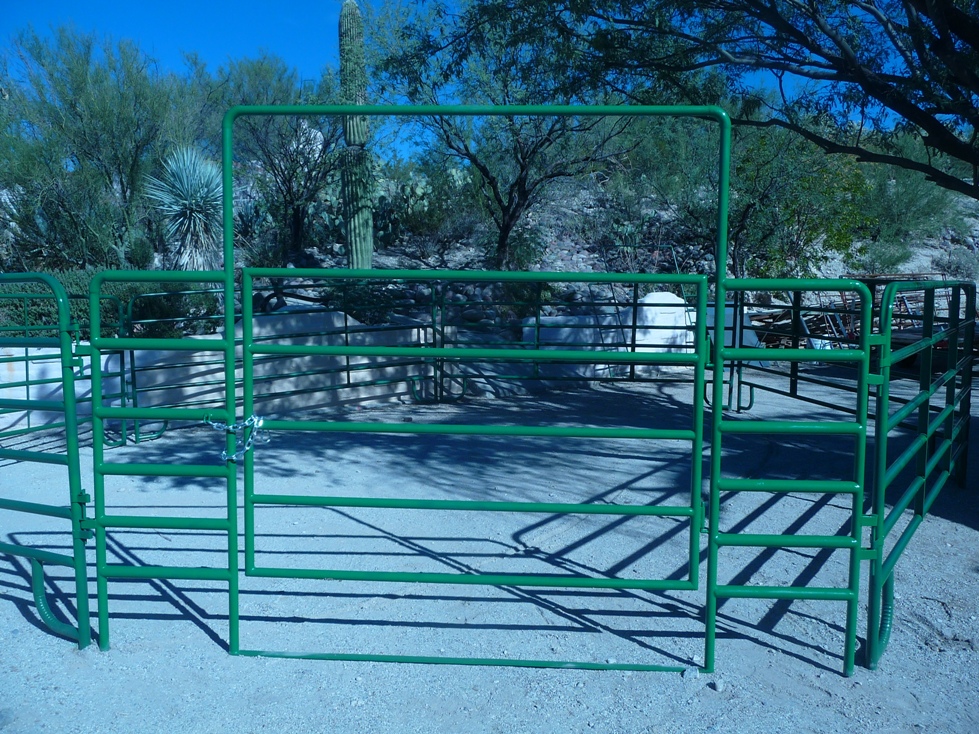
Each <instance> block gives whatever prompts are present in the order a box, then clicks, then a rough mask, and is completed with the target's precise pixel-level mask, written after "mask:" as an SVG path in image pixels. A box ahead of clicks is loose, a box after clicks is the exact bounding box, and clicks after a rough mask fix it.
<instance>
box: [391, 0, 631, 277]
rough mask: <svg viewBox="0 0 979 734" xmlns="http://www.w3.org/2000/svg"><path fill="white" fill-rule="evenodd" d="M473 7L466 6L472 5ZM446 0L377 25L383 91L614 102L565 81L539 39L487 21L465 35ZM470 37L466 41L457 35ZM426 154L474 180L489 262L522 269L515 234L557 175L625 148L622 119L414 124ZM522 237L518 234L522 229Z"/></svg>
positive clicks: (416, 99) (422, 96) (475, 100)
mask: <svg viewBox="0 0 979 734" xmlns="http://www.w3.org/2000/svg"><path fill="white" fill-rule="evenodd" d="M471 4H472V3H464V4H463V6H464V7H469V6H470V5H471ZM452 10H453V9H452V8H450V7H449V6H448V4H446V3H441V2H436V3H430V4H426V6H425V7H422V8H412V9H411V10H409V11H407V13H406V14H398V13H392V14H389V15H388V16H386V17H384V18H383V19H382V21H381V22H380V23H379V24H378V27H377V28H375V38H376V40H377V44H376V45H377V46H378V48H379V49H380V51H379V53H378V56H379V58H378V59H377V60H376V62H375V64H376V67H377V69H378V73H379V75H380V79H381V87H382V89H384V90H385V91H386V92H387V93H388V94H391V95H393V96H395V97H396V98H399V99H402V100H405V101H408V102H411V103H418V104H427V103H440V104H447V103H454V102H465V103H468V104H494V105H512V104H546V103H551V104H559V103H564V104H570V103H575V102H586V101H588V102H594V101H598V100H601V101H610V100H609V98H607V97H602V96H600V95H595V94H593V91H594V90H593V87H591V86H589V85H587V84H584V83H582V84H579V85H576V86H575V85H569V84H567V77H568V74H567V71H568V69H567V67H566V66H564V65H562V63H561V61H560V60H557V59H555V58H554V57H553V55H552V54H550V53H549V50H548V49H547V47H546V44H544V43H543V42H542V41H541V39H540V38H536V37H533V36H519V37H516V38H515V37H513V36H511V35H508V34H509V32H510V31H512V30H513V26H512V25H511V24H508V23H506V22H503V20H504V19H503V18H498V19H496V20H497V21H499V22H494V23H486V24H484V25H482V26H480V28H479V29H478V32H473V33H471V34H467V33H466V31H467V29H466V28H464V27H463V26H461V25H460V24H459V22H460V21H461V19H463V17H464V16H462V15H458V14H456V13H454V12H452ZM459 38H465V42H461V41H460V42H458V43H456V42H455V39H459ZM414 123H415V124H416V125H417V127H418V128H419V131H418V135H419V138H420V139H421V140H423V141H425V142H426V151H425V153H426V155H427V156H429V157H430V159H434V163H435V165H438V166H441V167H442V168H443V169H449V168H459V169H462V170H463V171H464V172H465V173H466V175H467V176H469V177H470V179H471V181H472V183H473V186H474V188H475V190H476V191H477V192H478V201H479V205H480V208H481V209H482V212H483V213H484V214H485V215H486V216H488V217H489V220H490V221H491V222H492V224H493V226H494V227H495V229H496V236H495V242H494V244H493V245H492V248H491V253H490V257H489V262H490V264H491V266H492V267H494V268H497V269H503V270H505V269H513V268H517V267H526V265H527V264H528V262H527V260H526V255H527V254H528V253H529V252H531V251H532V250H533V248H529V247H527V246H525V244H526V243H518V244H517V246H516V249H514V247H513V246H512V245H511V237H512V236H513V235H514V233H515V232H517V231H519V225H520V223H521V221H522V220H523V219H524V218H525V217H526V215H527V214H528V213H529V212H530V211H532V210H533V209H534V208H535V207H538V206H539V205H540V204H541V202H542V201H543V200H544V199H545V198H546V193H547V190H548V189H549V188H550V187H551V185H552V184H553V183H554V182H555V181H558V180H561V179H568V178H573V177H575V176H579V175H582V174H584V173H587V172H588V171H590V170H593V169H595V168H597V167H601V166H602V165H604V164H606V163H607V162H608V161H609V160H610V159H612V158H613V157H614V156H615V155H618V154H620V153H621V152H622V149H621V147H620V146H618V145H617V141H616V138H617V137H618V136H619V135H620V134H621V132H622V131H623V129H624V128H625V127H627V123H626V122H625V121H624V118H623V119H619V120H617V121H611V122H610V121H607V120H601V119H597V118H586V117H582V118H569V117H557V118H542V117H514V118H502V117H487V118H455V117H434V118H420V119H417V120H415V121H414ZM521 236H522V235H521Z"/></svg>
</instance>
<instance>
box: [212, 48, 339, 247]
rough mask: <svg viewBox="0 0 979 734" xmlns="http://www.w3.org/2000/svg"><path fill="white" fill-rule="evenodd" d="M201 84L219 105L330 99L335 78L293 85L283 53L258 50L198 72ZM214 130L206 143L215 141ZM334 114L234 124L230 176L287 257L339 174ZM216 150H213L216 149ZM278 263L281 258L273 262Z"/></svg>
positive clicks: (303, 241)
mask: <svg viewBox="0 0 979 734" xmlns="http://www.w3.org/2000/svg"><path fill="white" fill-rule="evenodd" d="M197 84H198V85H200V86H202V87H203V88H204V89H205V90H206V93H207V94H208V95H209V97H210V99H211V100H212V104H213V105H214V106H216V107H217V108H218V109H220V110H222V112H223V111H224V110H226V109H227V108H228V107H231V106H232V105H236V104H253V105H286V104H335V103H336V102H337V101H338V99H337V84H336V79H335V78H334V76H333V73H332V72H331V71H330V70H326V71H324V73H323V74H322V76H321V77H320V78H319V80H317V83H316V84H315V86H314V85H300V80H299V77H298V74H297V73H296V71H295V70H294V69H290V68H289V67H288V66H287V65H286V64H285V62H284V61H282V59H280V58H278V57H276V56H272V55H269V54H261V55H260V56H258V57H257V58H254V59H243V60H239V61H230V62H229V63H228V64H227V65H225V66H223V67H222V68H221V69H219V71H218V73H217V75H216V76H215V77H211V76H209V75H207V74H206V73H204V72H200V73H199V75H198V79H197ZM219 131H220V127H219V126H217V125H216V126H214V128H213V135H214V139H213V145H215V146H217V145H218V142H219V141H220V137H219V136H220V132H219ZM341 135H342V126H341V121H340V119H339V118H332V117H310V118H305V117H291V116H290V117H284V116H269V115H265V116H259V117H244V118H241V119H239V120H238V121H237V122H236V123H235V143H234V160H235V165H236V170H235V180H236V182H239V183H240V184H244V185H247V186H248V187H249V188H250V190H251V193H252V195H253V197H258V198H261V199H262V200H263V201H264V203H263V205H262V209H263V211H264V213H265V214H267V215H268V217H269V219H270V220H271V222H270V229H271V231H270V232H269V235H270V236H271V237H272V238H273V239H274V247H273V246H267V245H268V243H263V245H262V249H263V250H265V251H266V252H272V251H273V250H274V249H276V248H278V250H279V251H281V252H282V253H283V254H284V255H285V256H286V258H291V259H297V258H301V257H302V255H303V253H304V251H305V248H306V245H307V243H309V242H310V241H311V237H312V230H313V228H314V226H315V222H314V209H315V205H316V201H317V198H318V197H319V196H320V194H321V192H322V191H323V190H324V189H325V188H327V187H328V186H331V185H333V184H334V183H335V182H336V179H337V177H338V172H339V164H340V160H339V149H338V143H339V141H340V137H341ZM216 149H219V148H216ZM278 264H279V265H283V264H284V263H283V262H281V261H280V262H279V263H278Z"/></svg>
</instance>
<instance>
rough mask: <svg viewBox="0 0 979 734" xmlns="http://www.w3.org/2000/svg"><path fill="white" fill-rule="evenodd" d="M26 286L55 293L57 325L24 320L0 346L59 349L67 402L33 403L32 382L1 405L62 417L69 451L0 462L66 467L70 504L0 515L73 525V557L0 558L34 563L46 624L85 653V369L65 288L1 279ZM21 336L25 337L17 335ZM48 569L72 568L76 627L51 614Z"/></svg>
mask: <svg viewBox="0 0 979 734" xmlns="http://www.w3.org/2000/svg"><path fill="white" fill-rule="evenodd" d="M27 283H36V284H40V285H43V286H46V287H47V288H49V289H50V290H51V294H50V298H52V299H53V300H54V303H55V306H56V309H57V323H54V324H32V323H31V322H30V320H29V319H28V318H27V316H26V314H25V317H24V321H25V323H24V324H22V325H14V326H11V325H6V324H4V325H2V326H0V346H3V347H6V346H9V347H14V348H16V349H24V350H27V349H29V348H32V347H40V348H53V349H57V350H58V357H57V359H58V362H59V364H60V367H61V380H60V386H61V389H62V399H61V400H37V399H32V398H31V397H30V394H29V390H30V387H31V381H30V380H29V379H28V380H27V382H26V383H24V384H23V385H20V384H14V385H8V386H10V387H24V388H25V389H26V390H27V391H28V394H27V395H26V396H25V398H24V399H16V398H13V399H12V398H3V399H0V408H3V409H8V410H23V411H28V412H29V411H33V410H43V411H51V412H55V413H63V414H64V423H63V427H64V431H65V442H66V450H65V453H64V454H61V453H54V452H50V451H30V450H19V449H5V448H0V459H13V460H16V461H31V462H37V463H41V464H54V465H57V466H64V467H65V469H66V471H67V475H68V476H67V485H68V487H67V488H68V502H67V504H66V505H46V504H41V503H38V502H25V501H21V500H12V499H5V498H2V497H0V510H9V511H13V512H20V513H26V514H31V515H42V516H46V517H56V518H60V519H62V520H68V521H70V523H71V549H72V552H71V555H65V554H64V553H53V552H51V551H46V550H42V549H40V548H32V547H29V546H22V545H17V544H13V543H4V542H0V553H8V554H10V555H14V556H20V557H23V558H27V559H28V560H29V561H30V564H31V590H32V592H33V594H34V603H35V605H36V606H37V613H38V616H39V617H40V619H41V621H42V622H44V624H45V625H47V626H48V628H49V629H51V630H52V631H54V632H55V633H57V634H59V635H62V636H64V637H68V638H69V639H72V640H75V641H76V642H77V643H78V647H79V649H83V648H86V647H88V646H89V644H91V640H92V630H91V627H90V625H89V601H88V564H87V560H86V557H85V541H86V540H88V538H89V537H90V531H89V530H88V528H87V507H88V503H89V502H90V501H91V498H90V497H89V495H88V494H87V493H86V492H85V490H84V489H82V476H81V466H80V461H79V456H78V448H79V441H78V410H77V406H76V401H75V369H76V368H78V367H80V366H81V363H80V361H79V360H78V359H76V356H75V349H74V344H73V340H72V336H73V334H74V333H75V330H74V328H73V325H72V322H71V314H70V312H69V309H68V295H67V294H66V293H65V289H64V288H63V287H62V285H61V284H60V283H59V282H58V281H57V280H55V279H54V278H53V277H51V276H50V275H44V274H40V273H29V274H4V273H0V284H2V285H23V284H27ZM21 331H22V332H23V336H20V335H17V334H18V332H21ZM3 361H8V360H3ZM24 361H25V363H26V364H28V365H29V363H30V358H29V357H27V356H25V358H24ZM45 565H52V566H67V567H69V568H71V569H72V570H73V571H74V575H75V604H76V610H77V614H78V626H77V627H73V626H72V625H71V624H68V623H66V622H62V621H61V620H60V619H58V618H57V617H56V616H55V615H54V614H53V612H52V611H51V608H50V606H49V605H48V600H47V592H46V591H45V588H44V566H45Z"/></svg>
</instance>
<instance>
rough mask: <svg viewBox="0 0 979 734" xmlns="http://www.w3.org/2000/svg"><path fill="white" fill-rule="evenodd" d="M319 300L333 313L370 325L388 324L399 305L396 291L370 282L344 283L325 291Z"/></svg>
mask: <svg viewBox="0 0 979 734" xmlns="http://www.w3.org/2000/svg"><path fill="white" fill-rule="evenodd" d="M319 300H320V303H322V304H323V306H325V307H326V308H328V309H330V310H332V311H341V312H343V313H345V314H349V315H350V316H352V317H353V318H355V319H357V320H358V321H359V322H361V323H362V324H370V325H373V324H383V323H386V322H387V321H388V320H389V318H390V316H391V314H392V313H393V312H394V310H395V309H396V308H397V305H398V295H397V293H396V292H395V291H394V290H392V289H391V288H389V287H387V286H386V285H383V284H378V283H372V282H370V281H355V282H354V281H343V282H342V283H339V284H337V285H335V286H331V287H330V288H328V289H325V290H324V291H323V294H322V296H321V297H320V299H319Z"/></svg>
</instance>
